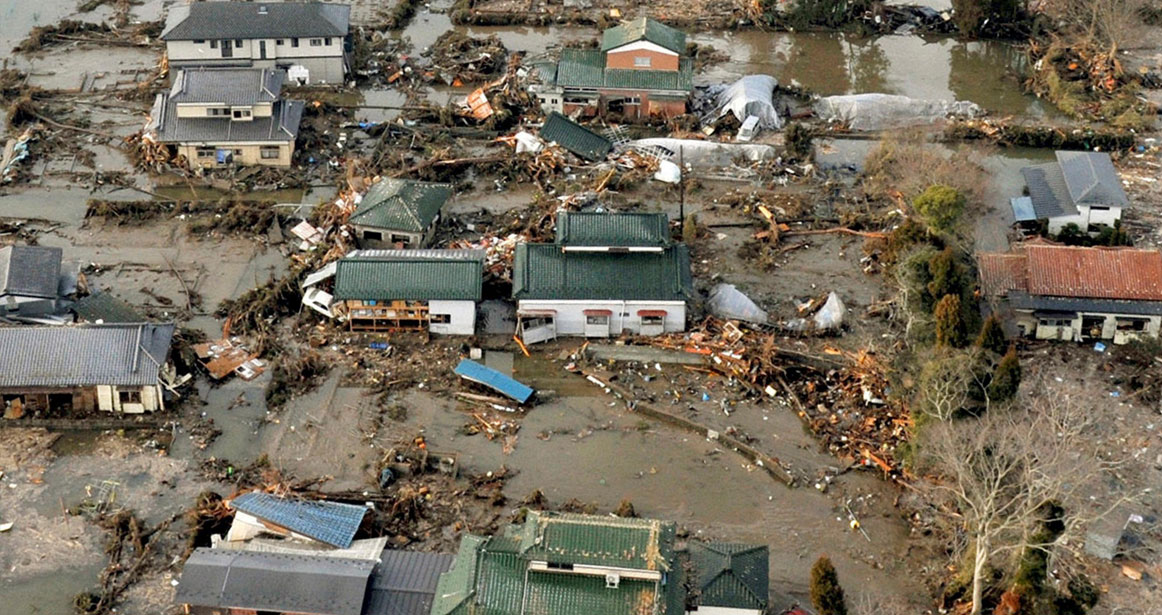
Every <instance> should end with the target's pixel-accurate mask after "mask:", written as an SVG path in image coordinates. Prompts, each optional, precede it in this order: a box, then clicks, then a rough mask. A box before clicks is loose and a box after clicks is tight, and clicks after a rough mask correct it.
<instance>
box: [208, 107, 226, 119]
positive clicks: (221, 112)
mask: <svg viewBox="0 0 1162 615" xmlns="http://www.w3.org/2000/svg"><path fill="white" fill-rule="evenodd" d="M206 115H209V116H210V117H226V116H227V115H230V110H229V109H222V108H220V107H211V108H210V109H207V110H206Z"/></svg>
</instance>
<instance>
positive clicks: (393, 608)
mask: <svg viewBox="0 0 1162 615" xmlns="http://www.w3.org/2000/svg"><path fill="white" fill-rule="evenodd" d="M455 558H456V556H454V555H451V554H448V553H424V552H422V551H397V550H394V549H389V550H385V551H384V552H383V554H382V556H381V557H380V562H379V564H378V565H377V566H376V567H375V570H374V571H372V573H371V589H370V591H369V592H368V596H367V604H366V606H365V607H364V609H363V615H430V614H431V610H432V602H433V599H434V598H435V595H436V586H437V584H438V582H439V579H440V575H441V574H443V573H445V572H447V571H448V569H449V568H451V567H452V562H453V561H454V560H455Z"/></svg>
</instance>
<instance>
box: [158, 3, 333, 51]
mask: <svg viewBox="0 0 1162 615" xmlns="http://www.w3.org/2000/svg"><path fill="white" fill-rule="evenodd" d="M264 10H265V12H263V11H264ZM350 21H351V7H350V6H348V5H344V4H324V3H321V2H310V3H302V2H193V3H190V4H182V5H178V6H174V7H172V8H170V10H169V14H168V15H167V16H166V20H165V30H164V31H162V33H161V38H162V40H166V41H183V40H198V39H227V38H231V39H232V38H302V37H311V36H346V35H347V31H348V29H349V27H350Z"/></svg>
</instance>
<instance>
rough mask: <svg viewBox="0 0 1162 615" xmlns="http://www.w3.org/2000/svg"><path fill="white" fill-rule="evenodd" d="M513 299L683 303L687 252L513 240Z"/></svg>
mask: <svg viewBox="0 0 1162 615" xmlns="http://www.w3.org/2000/svg"><path fill="white" fill-rule="evenodd" d="M512 278H513V285H512V296H513V298H515V299H558V300H571V299H572V300H583V299H593V300H627V301H634V300H637V301H684V300H685V299H686V298H687V297H688V296H689V294H690V289H691V286H692V282H691V278H690V253H689V252H688V251H687V250H686V246H684V245H675V246H670V247H668V248H666V249H665V250H664V251H662V252H661V253H652V252H631V253H609V252H562V251H561V248H560V246H558V245H556V244H518V245H517V247H516V257H515V260H514V264H513V276H512Z"/></svg>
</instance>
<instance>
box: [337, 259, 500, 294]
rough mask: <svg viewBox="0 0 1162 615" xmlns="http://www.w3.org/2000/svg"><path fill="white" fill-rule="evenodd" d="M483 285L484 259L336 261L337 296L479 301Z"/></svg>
mask: <svg viewBox="0 0 1162 615" xmlns="http://www.w3.org/2000/svg"><path fill="white" fill-rule="evenodd" d="M483 286H484V262H483V259H461V258H421V257H411V258H407V257H402V258H401V257H384V258H371V257H355V258H344V259H342V260H340V261H339V264H338V267H337V269H336V272H335V292H334V293H333V294H334V296H335V298H336V299H338V300H346V299H361V300H365V301H366V300H374V301H396V300H399V301H433V300H444V301H479V300H480V298H481V295H482V292H483Z"/></svg>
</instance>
